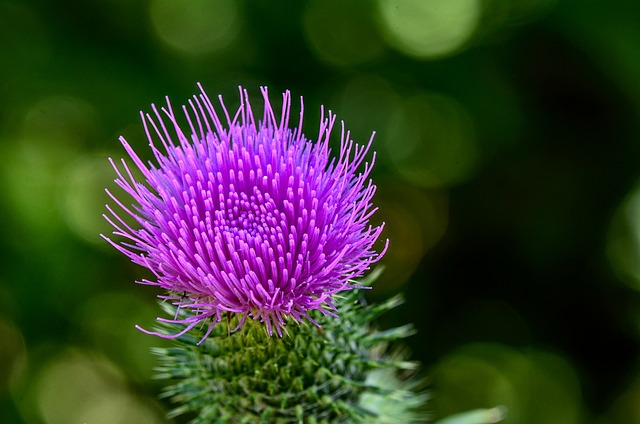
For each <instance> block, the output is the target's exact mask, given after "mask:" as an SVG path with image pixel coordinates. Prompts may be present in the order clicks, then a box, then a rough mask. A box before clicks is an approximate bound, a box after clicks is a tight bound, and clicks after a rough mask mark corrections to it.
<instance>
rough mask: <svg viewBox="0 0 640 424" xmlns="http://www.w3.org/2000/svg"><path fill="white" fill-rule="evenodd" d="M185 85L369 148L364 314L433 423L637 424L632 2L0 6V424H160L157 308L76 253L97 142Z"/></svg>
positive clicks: (639, 234)
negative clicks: (374, 315) (404, 327)
mask: <svg viewBox="0 0 640 424" xmlns="http://www.w3.org/2000/svg"><path fill="white" fill-rule="evenodd" d="M197 82H200V83H202V84H203V86H204V88H205V90H207V92H208V94H209V96H210V97H212V98H215V97H216V96H217V94H222V95H223V96H224V98H225V99H226V102H227V104H228V105H230V107H234V106H235V105H237V102H238V100H237V87H238V85H242V86H244V87H245V88H247V89H248V90H249V92H250V94H252V95H253V98H254V102H255V103H256V104H259V102H258V99H259V97H258V95H259V87H260V86H261V85H266V86H268V87H269V89H270V93H271V99H272V101H273V102H274V103H276V104H277V103H278V101H279V95H280V93H281V92H282V91H283V90H285V89H290V90H291V91H292V95H293V98H294V99H296V98H298V97H299V96H304V98H305V111H306V115H305V119H306V121H305V126H304V129H305V133H306V134H307V135H308V136H309V137H313V136H314V135H315V130H316V129H317V125H318V123H317V121H318V118H319V110H320V105H325V107H327V108H329V109H332V110H333V111H334V112H336V113H337V115H338V118H339V119H343V120H344V121H345V124H346V127H347V128H350V129H351V130H352V134H353V137H354V139H355V140H356V141H359V142H366V141H367V140H368V138H369V136H370V134H371V132H372V131H374V130H375V131H376V133H377V134H376V141H375V143H374V148H375V150H376V151H377V154H378V156H377V164H376V168H375V169H374V174H373V178H374V179H375V181H376V183H377V184H378V186H379V190H378V194H377V203H378V205H379V208H380V210H379V213H378V214H377V216H376V218H375V219H376V220H377V221H385V222H386V224H387V227H386V230H385V231H386V237H388V238H389V239H390V242H391V244H390V250H389V252H388V254H387V255H386V256H385V258H384V259H383V261H382V264H383V265H384V266H385V271H384V273H383V275H382V277H381V278H380V280H379V281H378V282H377V283H376V286H375V287H374V289H373V290H372V291H371V293H370V296H369V297H370V298H371V300H372V301H376V300H381V299H384V298H386V297H388V296H389V295H391V294H393V293H396V292H403V293H404V294H405V296H406V298H407V302H406V304H405V305H403V306H402V307H401V308H399V309H398V310H396V311H394V312H392V313H390V314H389V315H388V316H387V317H386V318H385V319H383V321H382V323H381V325H392V324H403V323H406V322H413V323H415V326H416V327H417V329H418V334H417V335H416V336H413V337H412V338H411V339H409V340H408V341H407V343H408V345H409V347H410V349H411V351H412V352H413V354H412V357H413V358H414V359H416V360H420V361H422V362H423V364H424V372H425V374H427V375H429V376H430V377H429V378H430V381H431V382H432V386H431V387H432V390H433V399H432V401H431V406H430V407H431V408H432V410H434V413H435V416H436V417H443V416H447V415H449V414H452V413H455V412H460V411H465V410H469V409H474V408H488V407H492V406H495V405H506V406H507V407H508V409H509V413H510V415H509V418H508V419H507V420H505V422H506V423H532V424H533V423H537V424H539V423H545V424H548V423H561V424H571V423H597V424H613V423H620V424H623V423H624V424H628V423H640V408H638V405H640V369H639V366H638V365H639V361H638V359H639V354H640V293H639V290H640V186H638V177H639V176H640V125H639V120H638V117H639V106H640V3H638V2H636V1H633V0H626V1H625V0H618V1H613V2H598V1H594V0H592V1H577V0H526V1H523V0H484V1H482V0H458V1H449V0H426V1H419V0H377V1H364V0H358V1H351V2H343V1H339V0H331V1H320V0H315V1H280V2H267V1H250V0H245V1H233V0H192V1H173V0H150V1H140V2H130V1H125V0H93V1H71V0H64V1H52V0H51V1H40V2H37V1H8V2H7V1H0V163H1V165H0V216H1V217H2V220H0V258H1V260H2V266H1V267H0V422H2V423H13V422H16V423H21V422H24V423H47V424H49V423H51V424H57V423H60V424H63V423H64V424H67V423H83V422H87V423H93V424H95V423H109V424H113V423H163V422H166V421H165V420H164V418H163V414H164V411H166V410H167V408H168V405H167V404H166V403H164V401H162V400H158V398H157V395H158V393H159V390H160V386H159V384H158V383H157V382H155V381H154V380H152V375H153V366H154V360H155V359H154V357H153V356H152V355H151V354H150V353H149V349H150V347H152V346H157V345H160V344H162V343H163V342H161V341H159V340H158V339H156V338H153V337H150V336H146V335H144V334H142V333H140V332H138V331H136V330H135V329H134V328H133V326H134V324H141V325H143V326H144V325H145V324H148V323H151V322H152V321H153V319H154V318H155V317H156V316H157V315H158V308H157V305H156V303H155V294H157V293H156V292H154V291H153V289H151V288H149V287H143V286H139V285H136V284H135V283H134V281H135V280H136V279H140V278H144V277H145V276H147V274H145V271H144V270H142V269H140V268H138V267H136V266H134V265H132V264H130V263H128V261H127V260H126V258H125V257H124V256H122V255H119V254H118V253H117V252H116V251H115V250H114V249H112V248H111V247H110V246H109V245H108V244H107V243H106V242H104V241H103V240H102V239H101V238H100V237H99V234H100V233H101V232H104V233H108V232H110V229H109V228H108V226H107V224H106V223H105V222H104V221H103V220H102V218H101V214H102V213H103V212H104V204H105V203H106V202H107V196H106V195H105V194H104V188H105V187H113V179H114V177H115V175H114V173H113V171H112V170H111V169H110V166H109V164H108V161H107V158H108V157H109V156H112V157H114V158H120V157H122V156H124V151H123V149H122V148H121V146H120V144H119V142H118V136H120V135H124V136H125V137H126V138H127V139H128V140H129V142H130V143H131V144H132V145H134V147H135V148H136V149H137V150H138V151H144V149H145V146H146V144H147V142H146V140H145V135H144V131H143V128H142V125H141V123H140V119H139V111H140V110H144V111H150V103H156V104H161V103H163V102H164V96H167V95H168V96H170V97H171V99H172V102H173V105H174V107H176V106H177V105H181V104H184V103H185V102H186V101H187V100H188V98H189V97H190V96H191V95H192V94H195V93H196V92H197V87H196V83H197ZM176 422H178V421H176Z"/></svg>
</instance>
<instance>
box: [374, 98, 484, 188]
mask: <svg viewBox="0 0 640 424" xmlns="http://www.w3.org/2000/svg"><path fill="white" fill-rule="evenodd" d="M392 119H393V122H394V124H393V125H392V128H393V129H392V131H391V135H392V136H391V137H387V138H386V139H385V140H384V142H385V144H386V149H387V152H386V154H387V155H388V157H389V159H390V160H391V161H392V162H393V163H394V165H395V168H396V170H397V172H398V174H400V175H401V176H402V177H403V178H405V179H406V180H408V181H409V182H411V183H413V184H416V185H418V186H423V187H438V186H450V185H454V184H458V183H461V182H464V181H466V180H468V179H469V178H471V177H472V176H473V175H474V173H475V171H476V170H477V168H478V166H479V163H480V154H479V153H480V152H479V149H478V146H477V144H476V137H475V130H474V125H473V122H472V119H471V116H470V115H469V113H468V112H467V111H466V109H465V108H464V107H463V106H462V105H461V104H460V103H459V102H457V101H456V100H455V99H453V98H451V97H447V96H444V95H441V94H435V93H425V92H418V93H414V94H412V95H410V96H408V97H406V98H405V99H404V101H403V104H402V106H401V107H400V108H398V109H395V110H394V111H392Z"/></svg>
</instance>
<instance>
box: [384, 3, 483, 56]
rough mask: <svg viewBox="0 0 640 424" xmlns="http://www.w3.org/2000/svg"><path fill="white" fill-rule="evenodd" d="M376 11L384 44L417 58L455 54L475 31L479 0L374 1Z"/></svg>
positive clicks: (479, 14) (478, 14) (479, 15)
mask: <svg viewBox="0 0 640 424" xmlns="http://www.w3.org/2000/svg"><path fill="white" fill-rule="evenodd" d="M378 10H379V14H380V26H381V31H382V33H383V34H384V35H385V36H386V39H387V41H388V43H389V44H390V45H391V46H392V47H394V48H395V49H397V50H399V51H400V52H402V53H404V54H406V55H408V56H412V57H416V58H420V59H437V58H440V57H443V56H447V55H450V54H452V53H455V52H456V51H458V50H459V49H460V48H462V47H463V46H464V45H465V44H466V43H467V42H468V41H469V40H470V39H471V37H472V35H473V34H474V32H475V31H476V30H477V27H478V25H479V24H480V19H481V15H482V7H481V2H480V1H479V0H429V1H424V0H378Z"/></svg>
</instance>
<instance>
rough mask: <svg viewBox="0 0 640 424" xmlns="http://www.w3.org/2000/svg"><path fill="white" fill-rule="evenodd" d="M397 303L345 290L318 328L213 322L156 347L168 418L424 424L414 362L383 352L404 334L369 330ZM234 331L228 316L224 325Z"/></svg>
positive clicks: (405, 329) (404, 330) (198, 423)
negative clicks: (370, 301)
mask: <svg viewBox="0 0 640 424" xmlns="http://www.w3.org/2000/svg"><path fill="white" fill-rule="evenodd" d="M400 303H402V300H401V298H400V297H393V298H391V299H389V300H388V301H386V302H384V303H382V304H378V305H373V306H367V305H365V304H364V301H363V297H362V293H361V291H358V290H353V291H351V292H349V293H348V294H347V295H346V296H345V297H343V298H341V299H339V300H338V301H337V304H336V306H337V307H338V310H339V311H340V318H339V319H336V318H334V317H326V318H325V317H324V316H323V315H321V314H318V315H317V316H315V317H314V319H317V320H318V322H319V323H320V324H321V325H322V328H318V327H316V326H314V325H311V324H301V325H299V326H289V327H287V329H288V333H289V335H288V336H286V335H285V337H283V338H276V337H271V336H269V335H268V334H267V333H266V332H265V330H264V326H263V325H262V324H260V323H259V322H256V321H253V320H247V323H246V324H245V326H244V328H242V329H241V330H239V331H237V332H235V333H228V329H227V326H225V325H217V326H215V328H214V330H213V332H212V334H211V335H210V336H209V337H208V338H207V339H206V340H204V342H203V343H202V344H200V345H197V343H198V341H199V340H200V339H201V338H202V334H200V332H199V331H191V332H189V333H187V334H185V335H183V336H181V337H180V338H179V339H178V340H177V343H176V345H175V347H172V348H168V349H165V348H162V349H160V348H158V349H155V350H154V352H155V353H156V354H157V355H158V356H159V361H160V366H159V367H158V368H157V371H158V375H157V377H158V378H160V379H168V380H171V381H172V383H171V385H170V386H169V387H167V388H166V389H165V391H164V393H163V396H165V397H169V398H170V399H171V400H172V401H173V402H174V403H175V404H177V406H176V407H175V408H174V409H173V410H172V411H171V412H170V413H169V416H170V417H175V416H178V415H182V414H185V416H187V417H190V418H192V420H191V421H190V422H191V423H193V424H205V423H207V424H209V423H225V422H231V423H257V422H260V423H264V422H266V423H269V422H275V423H316V422H317V423H351V422H361V423H402V424H405V423H411V422H424V421H425V420H426V417H425V413H424V404H425V402H426V400H427V396H426V394H425V393H424V392H423V391H420V386H421V384H422V381H421V379H419V378H417V377H415V375H414V374H415V369H416V367H417V364H416V363H414V362H409V361H405V360H403V358H404V357H406V354H405V353H404V352H402V351H400V350H398V349H395V350H392V351H390V350H389V349H388V345H389V343H391V342H394V341H396V340H398V339H402V338H404V337H407V336H409V335H410V334H412V333H413V329H412V327H411V326H410V325H407V326H402V327H397V328H393V329H390V330H386V331H378V330H375V329H373V328H372V327H371V325H370V322H371V321H372V320H373V319H375V318H376V317H377V316H378V315H380V314H381V313H383V312H385V311H387V310H390V309H392V308H394V307H395V306H397V305H399V304H400ZM167 309H169V308H167ZM173 312H174V313H175V310H174V311H173ZM236 324H237V318H231V319H230V322H229V326H230V327H231V328H233V326H234V325H236ZM163 330H164V331H172V332H175V330H176V328H175V325H172V326H171V327H170V328H169V327H165V328H163ZM202 331H204V330H202Z"/></svg>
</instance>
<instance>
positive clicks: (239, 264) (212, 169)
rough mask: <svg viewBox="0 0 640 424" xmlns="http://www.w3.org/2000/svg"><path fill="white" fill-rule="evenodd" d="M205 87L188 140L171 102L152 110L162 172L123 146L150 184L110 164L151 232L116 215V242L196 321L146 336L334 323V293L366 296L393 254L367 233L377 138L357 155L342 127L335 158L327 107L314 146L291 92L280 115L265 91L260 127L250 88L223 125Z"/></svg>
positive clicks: (376, 230)
mask: <svg viewBox="0 0 640 424" xmlns="http://www.w3.org/2000/svg"><path fill="white" fill-rule="evenodd" d="M200 89H201V94H199V95H197V96H194V97H193V100H190V101H189V107H184V106H183V108H182V109H183V112H184V115H185V116H186V122H187V123H188V126H189V128H188V131H187V132H186V133H185V132H183V130H182V129H181V128H180V127H179V125H178V123H177V122H176V117H175V115H174V112H173V110H172V109H171V105H170V103H169V101H168V99H167V107H166V108H162V109H161V111H158V109H157V108H156V107H155V106H153V105H152V108H153V111H154V113H155V117H152V116H150V115H149V114H146V115H145V114H142V113H141V116H142V120H143V124H144V127H145V131H146V133H147V136H148V138H149V145H150V147H151V150H152V151H153V154H154V156H155V159H156V162H157V164H154V163H151V162H149V163H148V164H145V162H143V161H142V160H141V159H140V158H139V157H138V155H137V154H136V153H135V152H134V150H133V148H132V147H131V146H130V145H129V144H128V143H127V141H126V140H125V139H124V138H123V137H121V138H120V141H121V143H122V145H123V146H124V148H125V150H126V151H127V153H128V155H129V156H130V157H131V160H132V161H133V163H134V164H135V166H136V167H137V168H138V169H139V170H140V172H141V173H142V175H143V176H144V180H145V181H137V180H136V178H135V177H134V175H133V173H132V172H131V170H130V169H129V167H128V165H127V164H126V162H125V161H124V159H121V165H122V166H121V168H119V166H118V165H116V163H114V161H113V160H112V159H110V161H111V164H112V165H113V167H114V169H115V170H116V173H117V175H118V178H117V179H116V183H117V184H118V185H119V186H120V187H121V188H122V189H124V191H126V192H127V193H128V194H129V195H131V196H132V197H133V199H134V200H135V204H134V205H133V208H128V207H127V206H125V205H124V204H123V203H122V202H121V201H120V200H118V198H117V197H116V196H115V195H114V194H112V193H109V195H110V196H111V198H112V199H113V201H114V202H116V203H117V204H118V206H119V207H120V208H121V209H122V210H123V211H124V212H125V213H126V214H128V215H131V216H132V217H133V218H134V219H135V221H136V222H137V223H138V224H139V227H140V228H134V227H133V226H130V225H129V224H127V222H126V221H125V220H124V219H122V218H121V217H120V216H119V213H121V212H115V211H114V210H113V209H112V208H110V207H109V206H108V205H107V209H108V211H109V212H110V215H111V216H106V215H105V218H106V219H107V220H108V221H109V222H110V223H111V225H113V227H114V228H115V231H114V232H113V234H114V235H116V236H119V237H123V238H124V239H125V240H123V241H122V242H121V243H116V242H114V241H112V240H111V239H109V238H108V237H105V239H107V240H108V241H109V242H110V243H111V244H112V245H113V246H114V247H116V249H118V250H119V251H121V252H122V253H124V254H125V255H127V256H128V257H129V258H131V260H132V261H133V262H135V263H136V264H139V265H142V266H144V267H147V268H149V269H150V270H151V271H152V272H153V274H154V276H155V280H154V281H150V280H142V281H140V283H142V284H150V285H155V286H159V287H162V288H163V289H166V290H167V292H168V293H167V294H166V295H161V296H159V297H161V298H163V299H168V300H169V301H171V302H172V303H173V304H174V305H176V306H177V307H178V308H182V309H183V310H186V311H188V312H189V313H188V314H187V317H186V318H184V317H183V318H178V317H177V316H176V318H174V319H165V318H158V320H160V321H163V322H169V323H179V324H183V325H185V328H184V331H181V332H180V333H178V334H175V335H173V336H165V335H161V334H158V333H151V332H149V331H146V330H143V331H145V332H147V333H150V334H156V335H160V336H162V337H178V336H180V335H181V334H184V333H185V332H187V331H189V330H190V329H191V328H193V327H194V326H196V325H197V324H198V323H201V322H204V323H206V321H207V320H208V321H209V322H208V325H209V328H208V332H207V335H208V334H209V332H210V331H211V329H212V328H213V326H214V325H215V324H216V323H217V322H219V321H220V320H221V319H222V318H223V316H225V313H231V314H240V316H241V319H240V321H239V322H240V324H239V325H238V326H237V327H236V329H237V328H239V327H240V326H242V325H243V324H244V322H245V320H246V319H247V317H249V318H252V319H254V320H259V321H261V322H263V323H264V325H265V326H266V329H267V331H268V332H269V334H272V333H273V329H274V328H275V330H276V332H277V334H278V335H280V336H281V335H282V328H283V327H284V326H285V325H286V323H287V321H288V320H290V319H293V320H295V321H302V320H303V319H307V320H309V321H311V322H314V321H313V320H312V319H311V318H310V316H309V312H310V311H312V310H320V311H321V312H322V313H324V314H329V315H334V316H335V315H336V312H339V311H336V310H335V307H334V306H333V301H332V297H333V295H334V294H336V293H339V292H341V291H344V290H350V289H353V288H354V287H357V286H356V285H355V284H356V283H355V282H354V278H356V277H358V276H360V275H362V273H363V272H364V271H365V270H367V269H368V268H369V267H370V265H371V264H372V263H373V262H375V261H377V260H378V259H379V258H380V257H381V256H382V254H383V253H384V250H386V244H385V245H383V249H382V250H383V251H382V252H381V253H377V252H376V250H375V249H374V244H375V243H376V240H377V239H378V237H379V235H380V232H381V231H382V226H378V227H373V226H371V225H370V224H369V223H368V220H369V218H370V217H371V215H372V214H373V213H374V212H375V211H376V208H374V207H373V206H372V203H371V198H372V197H373V195H374V193H375V190H376V186H375V185H373V184H372V182H371V180H370V179H369V173H370V171H371V167H372V166H373V161H374V159H375V154H374V156H373V159H372V160H371V162H370V163H369V162H365V156H366V154H367V152H368V150H369V147H370V145H371V142H372V140H373V135H372V137H371V140H369V142H368V143H367V144H366V145H358V144H355V143H354V142H353V141H351V140H350V136H349V132H348V131H345V129H344V125H343V126H342V131H341V134H340V137H341V142H340V151H339V152H338V154H337V155H336V156H335V157H332V155H331V149H330V148H329V138H330V135H331V130H332V128H333V125H334V122H335V119H336V117H335V115H333V114H332V113H331V112H329V113H328V117H326V118H325V116H324V109H321V118H320V120H321V122H320V131H319V135H318V140H317V141H315V142H314V141H311V140H308V139H307V138H306V137H305V136H304V135H303V134H302V115H303V112H302V110H301V112H300V122H299V124H298V127H297V128H296V129H294V130H291V129H290V128H289V113H290V107H291V96H290V94H289V92H288V91H287V92H285V93H284V94H283V104H282V112H281V114H280V117H276V114H275V112H274V110H273V108H272V106H271V104H270V103H269V98H268V93H267V89H266V88H262V95H263V97H264V103H265V104H264V114H263V117H262V120H261V121H258V122H256V120H255V118H254V115H253V112H252V110H251V107H250V105H249V98H248V95H247V92H246V90H243V89H242V88H241V89H240V107H239V108H238V110H237V112H235V114H229V111H228V110H227V109H226V107H225V105H224V103H223V101H222V97H220V98H219V99H220V107H221V110H222V114H221V115H220V116H219V115H218V114H217V113H216V111H215V110H214V106H213V104H212V103H211V101H210V100H209V98H208V97H207V95H206V94H205V93H204V91H203V90H202V88H200ZM301 109H302V99H301ZM163 115H164V116H163ZM220 117H222V118H223V119H220ZM163 119H164V120H163ZM165 121H166V122H165ZM223 122H224V123H223ZM150 127H151V128H152V130H151V129H150ZM152 134H155V135H154V137H155V138H157V140H158V141H159V142H160V143H161V144H162V149H160V148H159V147H158V144H157V143H156V142H154V140H153V139H154V137H152ZM363 164H364V165H363ZM361 165H363V166H362V169H359V168H360V166H361ZM137 226H138V225H136V227H137ZM103 237H104V236H103ZM314 323H315V322H314ZM205 338H206V335H205Z"/></svg>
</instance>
